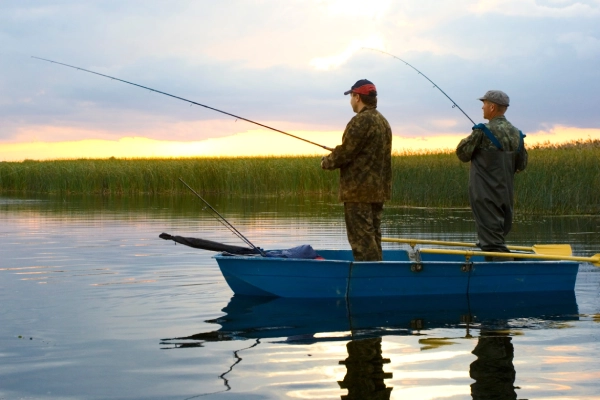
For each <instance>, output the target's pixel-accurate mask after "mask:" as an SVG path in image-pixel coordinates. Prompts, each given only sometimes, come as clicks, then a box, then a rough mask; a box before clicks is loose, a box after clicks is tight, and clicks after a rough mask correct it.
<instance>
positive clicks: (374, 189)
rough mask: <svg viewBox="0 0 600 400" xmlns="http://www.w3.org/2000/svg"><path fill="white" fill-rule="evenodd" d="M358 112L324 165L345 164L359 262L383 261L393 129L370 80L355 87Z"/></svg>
mask: <svg viewBox="0 0 600 400" xmlns="http://www.w3.org/2000/svg"><path fill="white" fill-rule="evenodd" d="M344 94H346V95H347V94H350V105H351V106H352V110H354V112H355V113H356V115H355V116H354V117H353V118H352V119H351V120H350V122H349V123H348V125H346V130H345V131H344V135H343V137H342V144H341V145H339V146H337V147H336V148H335V149H333V151H332V152H331V154H329V155H328V156H326V157H323V159H322V161H321V167H322V168H323V169H328V170H334V169H337V168H339V169H340V194H339V198H340V201H342V202H343V203H344V215H345V219H346V231H347V234H348V241H349V242H350V246H351V247H352V254H353V256H354V260H355V261H381V260H382V253H381V215H382V213H383V203H384V202H385V201H386V200H389V199H390V198H391V193H392V129H391V128H390V124H389V123H388V121H387V120H386V119H385V118H384V116H383V115H381V114H380V113H379V111H377V90H376V88H375V85H373V83H371V82H370V81H368V80H366V79H361V80H359V81H358V82H356V83H355V84H354V85H353V86H352V88H351V89H350V90H348V91H347V92H345V93H344Z"/></svg>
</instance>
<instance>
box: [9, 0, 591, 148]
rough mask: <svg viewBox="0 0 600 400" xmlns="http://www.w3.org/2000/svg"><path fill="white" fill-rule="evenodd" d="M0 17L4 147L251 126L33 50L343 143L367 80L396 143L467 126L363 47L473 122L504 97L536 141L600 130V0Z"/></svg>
mask: <svg viewBox="0 0 600 400" xmlns="http://www.w3.org/2000/svg"><path fill="white" fill-rule="evenodd" d="M0 11H1V12H0V146H3V145H4V146H5V145H8V144H14V143H31V142H44V143H46V142H48V143H50V142H64V141H75V140H83V139H100V140H109V141H111V140H113V141H114V140H119V139H121V138H123V137H132V136H139V137H145V138H149V139H154V140H160V141H181V142H186V141H202V140H206V139H211V138H212V139H214V138H223V137H227V136H231V135H234V134H236V133H240V132H244V131H248V130H252V129H255V128H256V127H254V126H251V125H250V124H247V123H245V122H242V121H237V122H236V121H235V120H234V119H233V118H229V117H226V116H224V115H221V114H218V113H215V112H213V111H210V110H206V109H202V108H200V107H196V106H194V107H190V106H189V105H187V104H186V103H184V102H181V101H177V100H174V99H170V98H168V97H166V96H162V95H159V94H156V93H150V92H148V91H145V90H142V89H139V88H136V87H133V86H129V85H125V84H123V83H119V82H115V81H111V80H108V79H106V78H102V77H98V76H95V75H91V74H87V73H84V72H80V71H75V70H73V69H69V68H65V67H61V66H58V65H55V64H50V63H46V62H43V61H39V60H36V59H33V58H31V56H38V57H43V58H48V59H52V60H56V61H59V62H64V63H67V64H72V65H76V66H79V67H82V68H86V69H90V70H94V71H97V72H100V73H103V74H108V75H112V76H115V77H118V78H121V79H125V80H129V81H133V82H136V83H139V84H141V85H145V86H149V87H152V88H155V89H158V90H161V91H165V92H168V93H172V94H175V95H178V96H181V97H184V98H188V99H190V100H194V101H196V102H199V103H202V104H206V105H209V106H211V107H215V108H219V109H222V110H225V111H227V112H230V113H233V114H237V115H240V116H242V117H245V118H249V119H253V120H256V121H259V122H262V123H265V124H267V125H272V126H274V127H276V128H278V129H282V130H285V131H290V132H339V133H340V134H341V132H342V131H343V128H344V126H345V124H346V123H347V122H348V120H349V119H350V118H351V117H352V115H353V114H352V111H351V109H350V106H349V104H348V98H347V97H345V96H343V94H342V93H343V92H344V91H345V90H347V89H348V88H349V87H350V86H351V85H352V84H353V83H354V82H355V81H356V80H358V79H361V78H367V79H370V80H372V81H373V82H374V83H375V84H376V85H377V88H378V92H379V104H380V105H379V110H380V111H381V112H382V113H383V114H384V115H385V116H386V117H387V118H388V120H389V121H390V124H391V125H392V128H393V131H394V134H395V135H397V136H400V137H420V138H427V137H434V136H440V135H459V134H464V135H466V134H468V133H469V131H470V128H471V122H470V121H469V120H468V119H467V118H466V117H465V116H464V115H463V114H462V113H460V111H458V110H457V109H453V108H452V103H451V102H450V101H449V100H448V99H447V98H445V97H444V96H443V94H442V93H440V92H439V91H438V90H436V89H434V88H433V87H432V85H431V84H430V83H429V82H427V81H426V80H425V79H423V78H422V77H421V76H419V75H418V74H417V73H416V72H415V71H413V70H412V69H410V68H409V67H407V66H406V65H404V64H403V63H402V62H400V61H398V60H396V59H394V58H392V57H389V56H386V55H384V54H381V53H376V52H373V51H368V50H364V49H362V47H375V48H379V49H383V50H385V51H387V52H389V53H392V54H394V55H396V56H398V57H400V58H402V59H404V60H406V61H407V62H409V63H411V64H412V65H413V66H415V67H416V68H418V69H419V70H421V71H422V72H423V73H424V74H426V75H427V76H428V77H429V78H430V79H432V80H433V81H434V82H435V83H436V84H437V85H438V86H440V87H441V88H442V89H443V90H444V91H445V92H446V93H447V94H448V95H449V96H450V97H452V98H453V99H454V101H456V103H458V104H459V105H460V107H461V108H462V109H463V110H465V112H466V113H467V114H468V115H469V116H470V117H471V118H472V119H473V120H474V121H475V122H481V121H482V118H481V103H480V102H479V101H477V100H476V99H477V98H478V97H480V96H482V95H483V94H484V93H485V91H487V90H489V89H501V90H503V91H505V92H506V93H508V94H509V96H510V97H511V107H510V108H509V111H508V114H507V117H508V118H509V120H511V121H512V122H513V123H514V124H515V125H516V126H518V127H519V128H520V129H522V130H523V131H524V132H525V133H528V134H530V135H533V136H529V137H530V138H535V135H538V134H539V135H541V134H543V133H544V132H545V133H551V132H554V131H556V130H557V129H559V130H560V129H563V131H565V132H576V133H575V134H577V132H579V133H580V134H587V135H592V136H593V135H594V134H597V133H598V131H599V130H600V113H598V111H597V105H598V104H600V28H599V24H598V21H600V1H597V0H596V1H571V0H539V1H534V0H518V1H517V0H505V1H500V0H486V1H444V2H440V1H429V0H419V1H413V0H405V1H385V0H370V1H367V2H365V1H353V0H346V1H327V0H320V1H318V0H314V1H310V0H306V1H294V0H291V1H275V0H262V1H251V0H247V1H242V0H237V1H236V0H224V1H221V2H215V1H203V0H198V1H177V0H175V1H151V0H150V1H85V2H81V1H71V0H63V1H6V0H4V1H0ZM573 130H574V131H573ZM570 134H572V133H570ZM574 138H575V137H574ZM290 140H293V139H290ZM294 145H295V143H290V146H294ZM1 157H2V156H1V149H0V158H1Z"/></svg>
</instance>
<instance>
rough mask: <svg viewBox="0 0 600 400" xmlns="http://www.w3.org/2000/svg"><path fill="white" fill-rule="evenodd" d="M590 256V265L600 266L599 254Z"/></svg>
mask: <svg viewBox="0 0 600 400" xmlns="http://www.w3.org/2000/svg"><path fill="white" fill-rule="evenodd" d="M591 258H592V260H591V261H590V262H591V263H592V265H594V266H596V267H600V254H594V256H593V257H591Z"/></svg>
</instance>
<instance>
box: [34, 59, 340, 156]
mask: <svg viewBox="0 0 600 400" xmlns="http://www.w3.org/2000/svg"><path fill="white" fill-rule="evenodd" d="M31 58H35V59H38V60H42V61H47V62H50V63H53V64H59V65H63V66H65V67H69V68H74V69H77V70H79V71H85V72H89V73H90V74H94V75H100V76H103V77H105V78H109V79H113V80H115V81H120V82H123V83H128V84H130V85H133V86H137V87H141V88H142V89H147V90H150V91H152V92H156V93H160V94H164V95H165V96H169V97H173V98H175V99H178V100H183V101H185V102H187V103H190V104H195V105H197V106H200V107H204V108H208V109H209V110H213V111H216V112H219V113H221V114H225V115H229V116H230V117H233V118H236V119H241V120H242V121H246V122H250V123H251V124H255V125H258V126H262V127H263V128H267V129H270V130H272V131H275V132H279V133H283V134H284V135H288V136H290V137H293V138H295V139H298V140H302V141H304V142H306V143H310V144H314V145H315V146H319V147H321V148H323V149H325V150H329V151H333V149H332V148H331V147H327V146H323V145H322V144H318V143H315V142H311V141H310V140H308V139H304V138H301V137H299V136H296V135H292V134H291V133H287V132H284V131H281V130H279V129H275V128H272V127H270V126H267V125H264V124H261V123H259V122H256V121H252V120H251V119H248V118H244V117H240V116H238V115H235V114H231V113H228V112H226V111H223V110H219V109H216V108H213V107H210V106H207V105H205V104H200V103H196V102H195V101H192V100H188V99H184V98H183V97H179V96H175V95H172V94H169V93H165V92H161V91H160V90H156V89H152V88H149V87H147V86H142V85H138V84H137V83H133V82H128V81H125V80H123V79H119V78H115V77H114V76H110V75H104V74H101V73H99V72H94V71H90V70H88V69H84V68H79V67H76V66H73V65H69V64H64V63H61V62H58V61H52V60H48V59H45V58H40V57H35V56H31Z"/></svg>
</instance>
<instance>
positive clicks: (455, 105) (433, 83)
mask: <svg viewBox="0 0 600 400" xmlns="http://www.w3.org/2000/svg"><path fill="white" fill-rule="evenodd" d="M363 49H365V50H372V51H378V52H380V53H383V54H387V55H388V56H390V57H394V58H395V59H396V60H400V61H402V62H403V63H404V64H406V65H408V66H409V67H411V68H412V69H414V70H415V71H417V72H418V73H419V75H421V76H422V77H423V78H425V79H427V80H428V81H429V82H431V84H432V85H433V87H434V88H436V89H438V90H439V91H440V92H442V93H443V94H444V96H446V97H447V98H448V100H450V101H451V102H452V104H453V106H452V108H455V107H456V108H458V109H459V110H460V112H462V113H463V114H464V115H465V117H467V118H469V121H471V122H472V123H473V125H476V124H475V122H474V121H473V120H472V119H471V117H469V116H468V115H467V113H466V112H464V111H463V109H462V108H460V106H459V105H458V104H456V102H455V101H454V100H452V99H451V98H450V96H448V95H447V94H446V92H444V91H443V90H442V89H441V88H440V87H439V86H438V85H436V84H435V82H433V81H432V80H431V79H429V78H428V77H427V75H425V74H424V73H422V72H421V71H419V70H418V69H416V68H415V67H413V66H412V65H410V64H409V63H407V62H406V61H404V60H403V59H401V58H399V57H396V56H395V55H393V54H390V53H388V52H385V51H383V50H379V49H373V48H371V47H363Z"/></svg>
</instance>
